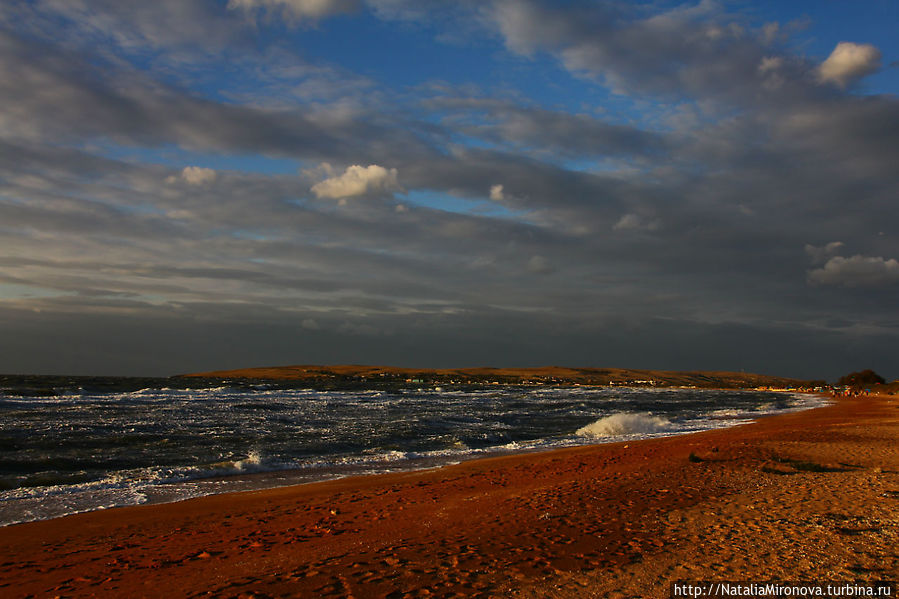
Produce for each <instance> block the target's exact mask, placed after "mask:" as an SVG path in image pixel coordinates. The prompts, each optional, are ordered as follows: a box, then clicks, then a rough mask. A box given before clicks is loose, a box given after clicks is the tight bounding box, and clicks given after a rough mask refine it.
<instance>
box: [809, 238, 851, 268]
mask: <svg viewBox="0 0 899 599" xmlns="http://www.w3.org/2000/svg"><path fill="white" fill-rule="evenodd" d="M841 247H843V242H842V241H831V242H830V243H828V244H827V245H822V246H816V245H811V244H808V245H806V246H805V253H806V254H808V256H809V258H811V260H812V264H823V263H824V262H826V261H827V259H828V258H830V257H831V256H833V255H834V254H835V253H837V250H839V249H840V248H841Z"/></svg>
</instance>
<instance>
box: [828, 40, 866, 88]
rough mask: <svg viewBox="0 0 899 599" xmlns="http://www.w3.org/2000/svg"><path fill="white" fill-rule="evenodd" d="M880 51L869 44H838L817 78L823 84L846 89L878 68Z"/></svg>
mask: <svg viewBox="0 0 899 599" xmlns="http://www.w3.org/2000/svg"><path fill="white" fill-rule="evenodd" d="M880 57H881V55H880V50H878V49H877V48H876V47H874V46H872V45H871V44H855V43H852V42H840V43H839V44H837V47H836V48H834V50H833V52H831V53H830V56H828V57H827V60H825V61H824V62H823V63H821V66H820V67H818V78H819V79H820V80H821V81H822V82H825V83H833V84H836V85H837V86H839V87H846V86H848V85H849V84H850V83H852V82H853V81H855V80H857V79H861V78H862V77H864V76H865V75H870V74H871V73H873V72H875V71H877V70H878V69H879V68H880Z"/></svg>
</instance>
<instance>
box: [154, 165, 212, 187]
mask: <svg viewBox="0 0 899 599" xmlns="http://www.w3.org/2000/svg"><path fill="white" fill-rule="evenodd" d="M216 176H217V173H216V172H215V170H214V169H211V168H204V167H202V166H186V167H184V170H182V171H181V175H180V176H178V177H175V176H171V177H168V178H166V183H175V182H176V181H178V179H181V180H182V181H184V182H185V183H187V184H188V185H206V184H208V183H212V182H213V181H215V178H216Z"/></svg>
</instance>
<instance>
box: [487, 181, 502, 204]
mask: <svg viewBox="0 0 899 599" xmlns="http://www.w3.org/2000/svg"><path fill="white" fill-rule="evenodd" d="M490 199H491V200H493V201H495V202H501V201H503V199H505V196H504V195H503V186H502V185H493V186H491V187H490Z"/></svg>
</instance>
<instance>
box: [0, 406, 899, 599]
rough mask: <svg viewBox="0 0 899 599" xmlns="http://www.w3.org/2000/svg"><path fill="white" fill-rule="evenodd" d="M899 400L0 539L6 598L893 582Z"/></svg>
mask: <svg viewBox="0 0 899 599" xmlns="http://www.w3.org/2000/svg"><path fill="white" fill-rule="evenodd" d="M897 437H899V403H897V402H896V400H895V399H893V398H891V397H872V398H865V399H847V400H841V401H840V402H839V403H838V404H836V405H834V406H830V407H826V408H821V409H818V410H813V411H809V412H801V413H795V414H787V415H781V416H775V417H770V418H765V419H763V420H761V421H759V422H757V423H754V424H750V425H746V426H740V427H736V428H732V429H727V430H722V431H710V432H706V433H699V434H694V435H684V436H679V437H671V438H666V439H657V440H652V441H642V442H637V443H630V444H614V445H600V446H593V447H586V448H574V449H565V450H559V451H553V452H546V453H539V454H528V455H517V456H509V457H501V458H492V459H484V460H477V461H471V462H467V463H464V464H460V465H458V466H452V467H447V468H442V469H438V470H431V471H424V472H415V473H404V474H390V475H380V476H369V477H358V478H351V479H344V480H339V481H331V482H325V483H316V484H310V485H303V486H298V487H290V488H283V489H274V490H268V491H258V492H249V493H238V494H230V495H219V496H213V497H206V498H202V499H195V500H190V501H185V502H181V503H175V504H165V505H151V506H140V507H132V508H121V509H114V510H108V511H100V512H93V513H89V514H80V515H75V516H69V517H66V518H59V519H56V520H49V521H44V522H35V523H29V524H22V525H16V526H10V527H6V528H3V529H0V595H2V596H4V597H26V596H36V597H53V596H64V597H89V596H97V597H144V596H146V597H183V596H195V595H207V594H211V595H214V596H220V597H239V596H244V597H249V596H256V597H267V596H272V597H281V596H291V597H356V598H361V597H404V596H409V597H426V596H427V597H433V596H438V597H451V596H464V597H470V596H482V597H490V596H496V597H507V596H522V597H592V596H596V597H667V596H668V593H669V584H670V582H672V581H677V580H733V581H736V580H747V581H749V580H755V581H759V580H771V579H780V580H806V581H809V580H811V581H850V580H871V581H873V580H893V581H895V580H897V579H899V576H897V574H899V550H897V547H899V542H897V541H899V538H897V536H899V510H897V508H899V456H897V452H896V449H895V448H896V441H897Z"/></svg>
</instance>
